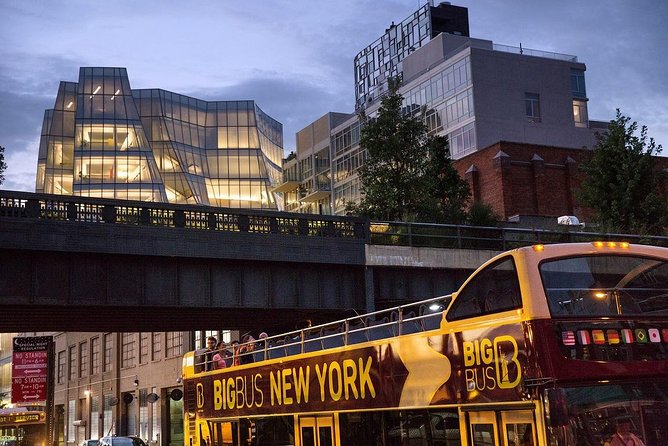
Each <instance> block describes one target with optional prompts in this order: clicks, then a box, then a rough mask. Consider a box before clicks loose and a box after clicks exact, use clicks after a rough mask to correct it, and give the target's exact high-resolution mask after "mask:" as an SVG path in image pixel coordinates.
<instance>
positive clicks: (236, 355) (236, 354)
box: [230, 341, 239, 366]
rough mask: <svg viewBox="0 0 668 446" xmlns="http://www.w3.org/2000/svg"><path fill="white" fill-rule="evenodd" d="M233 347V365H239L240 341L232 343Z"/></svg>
mask: <svg viewBox="0 0 668 446" xmlns="http://www.w3.org/2000/svg"><path fill="white" fill-rule="evenodd" d="M230 344H231V345H232V364H231V365H233V366H234V365H239V341H232V342H231V343H230Z"/></svg>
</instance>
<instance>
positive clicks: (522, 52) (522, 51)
mask: <svg viewBox="0 0 668 446" xmlns="http://www.w3.org/2000/svg"><path fill="white" fill-rule="evenodd" d="M520 54H524V50H523V49H522V42H520Z"/></svg>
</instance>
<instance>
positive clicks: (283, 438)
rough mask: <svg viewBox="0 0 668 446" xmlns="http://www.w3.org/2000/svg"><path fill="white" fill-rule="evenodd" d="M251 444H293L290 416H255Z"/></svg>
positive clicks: (292, 428)
mask: <svg viewBox="0 0 668 446" xmlns="http://www.w3.org/2000/svg"><path fill="white" fill-rule="evenodd" d="M251 444H252V445H255V444H257V445H266V446H273V445H281V446H284V445H293V444H295V435H294V423H293V417H292V416H284V417H268V418H257V419H255V420H254V430H253V439H252V440H251Z"/></svg>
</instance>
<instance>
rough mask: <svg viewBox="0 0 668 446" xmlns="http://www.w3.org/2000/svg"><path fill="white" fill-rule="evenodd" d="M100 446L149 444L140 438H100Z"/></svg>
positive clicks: (142, 445) (143, 445)
mask: <svg viewBox="0 0 668 446" xmlns="http://www.w3.org/2000/svg"><path fill="white" fill-rule="evenodd" d="M98 446H147V444H146V443H144V440H142V439H141V438H139V437H132V436H128V437H115V436H107V437H102V438H100V443H99V444H98Z"/></svg>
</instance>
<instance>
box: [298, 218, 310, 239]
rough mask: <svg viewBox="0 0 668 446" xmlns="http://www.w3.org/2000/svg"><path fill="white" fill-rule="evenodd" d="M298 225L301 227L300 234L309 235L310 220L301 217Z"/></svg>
mask: <svg viewBox="0 0 668 446" xmlns="http://www.w3.org/2000/svg"><path fill="white" fill-rule="evenodd" d="M297 227H298V228H299V235H308V220H306V219H305V218H300V219H299V221H298V222H297Z"/></svg>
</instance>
